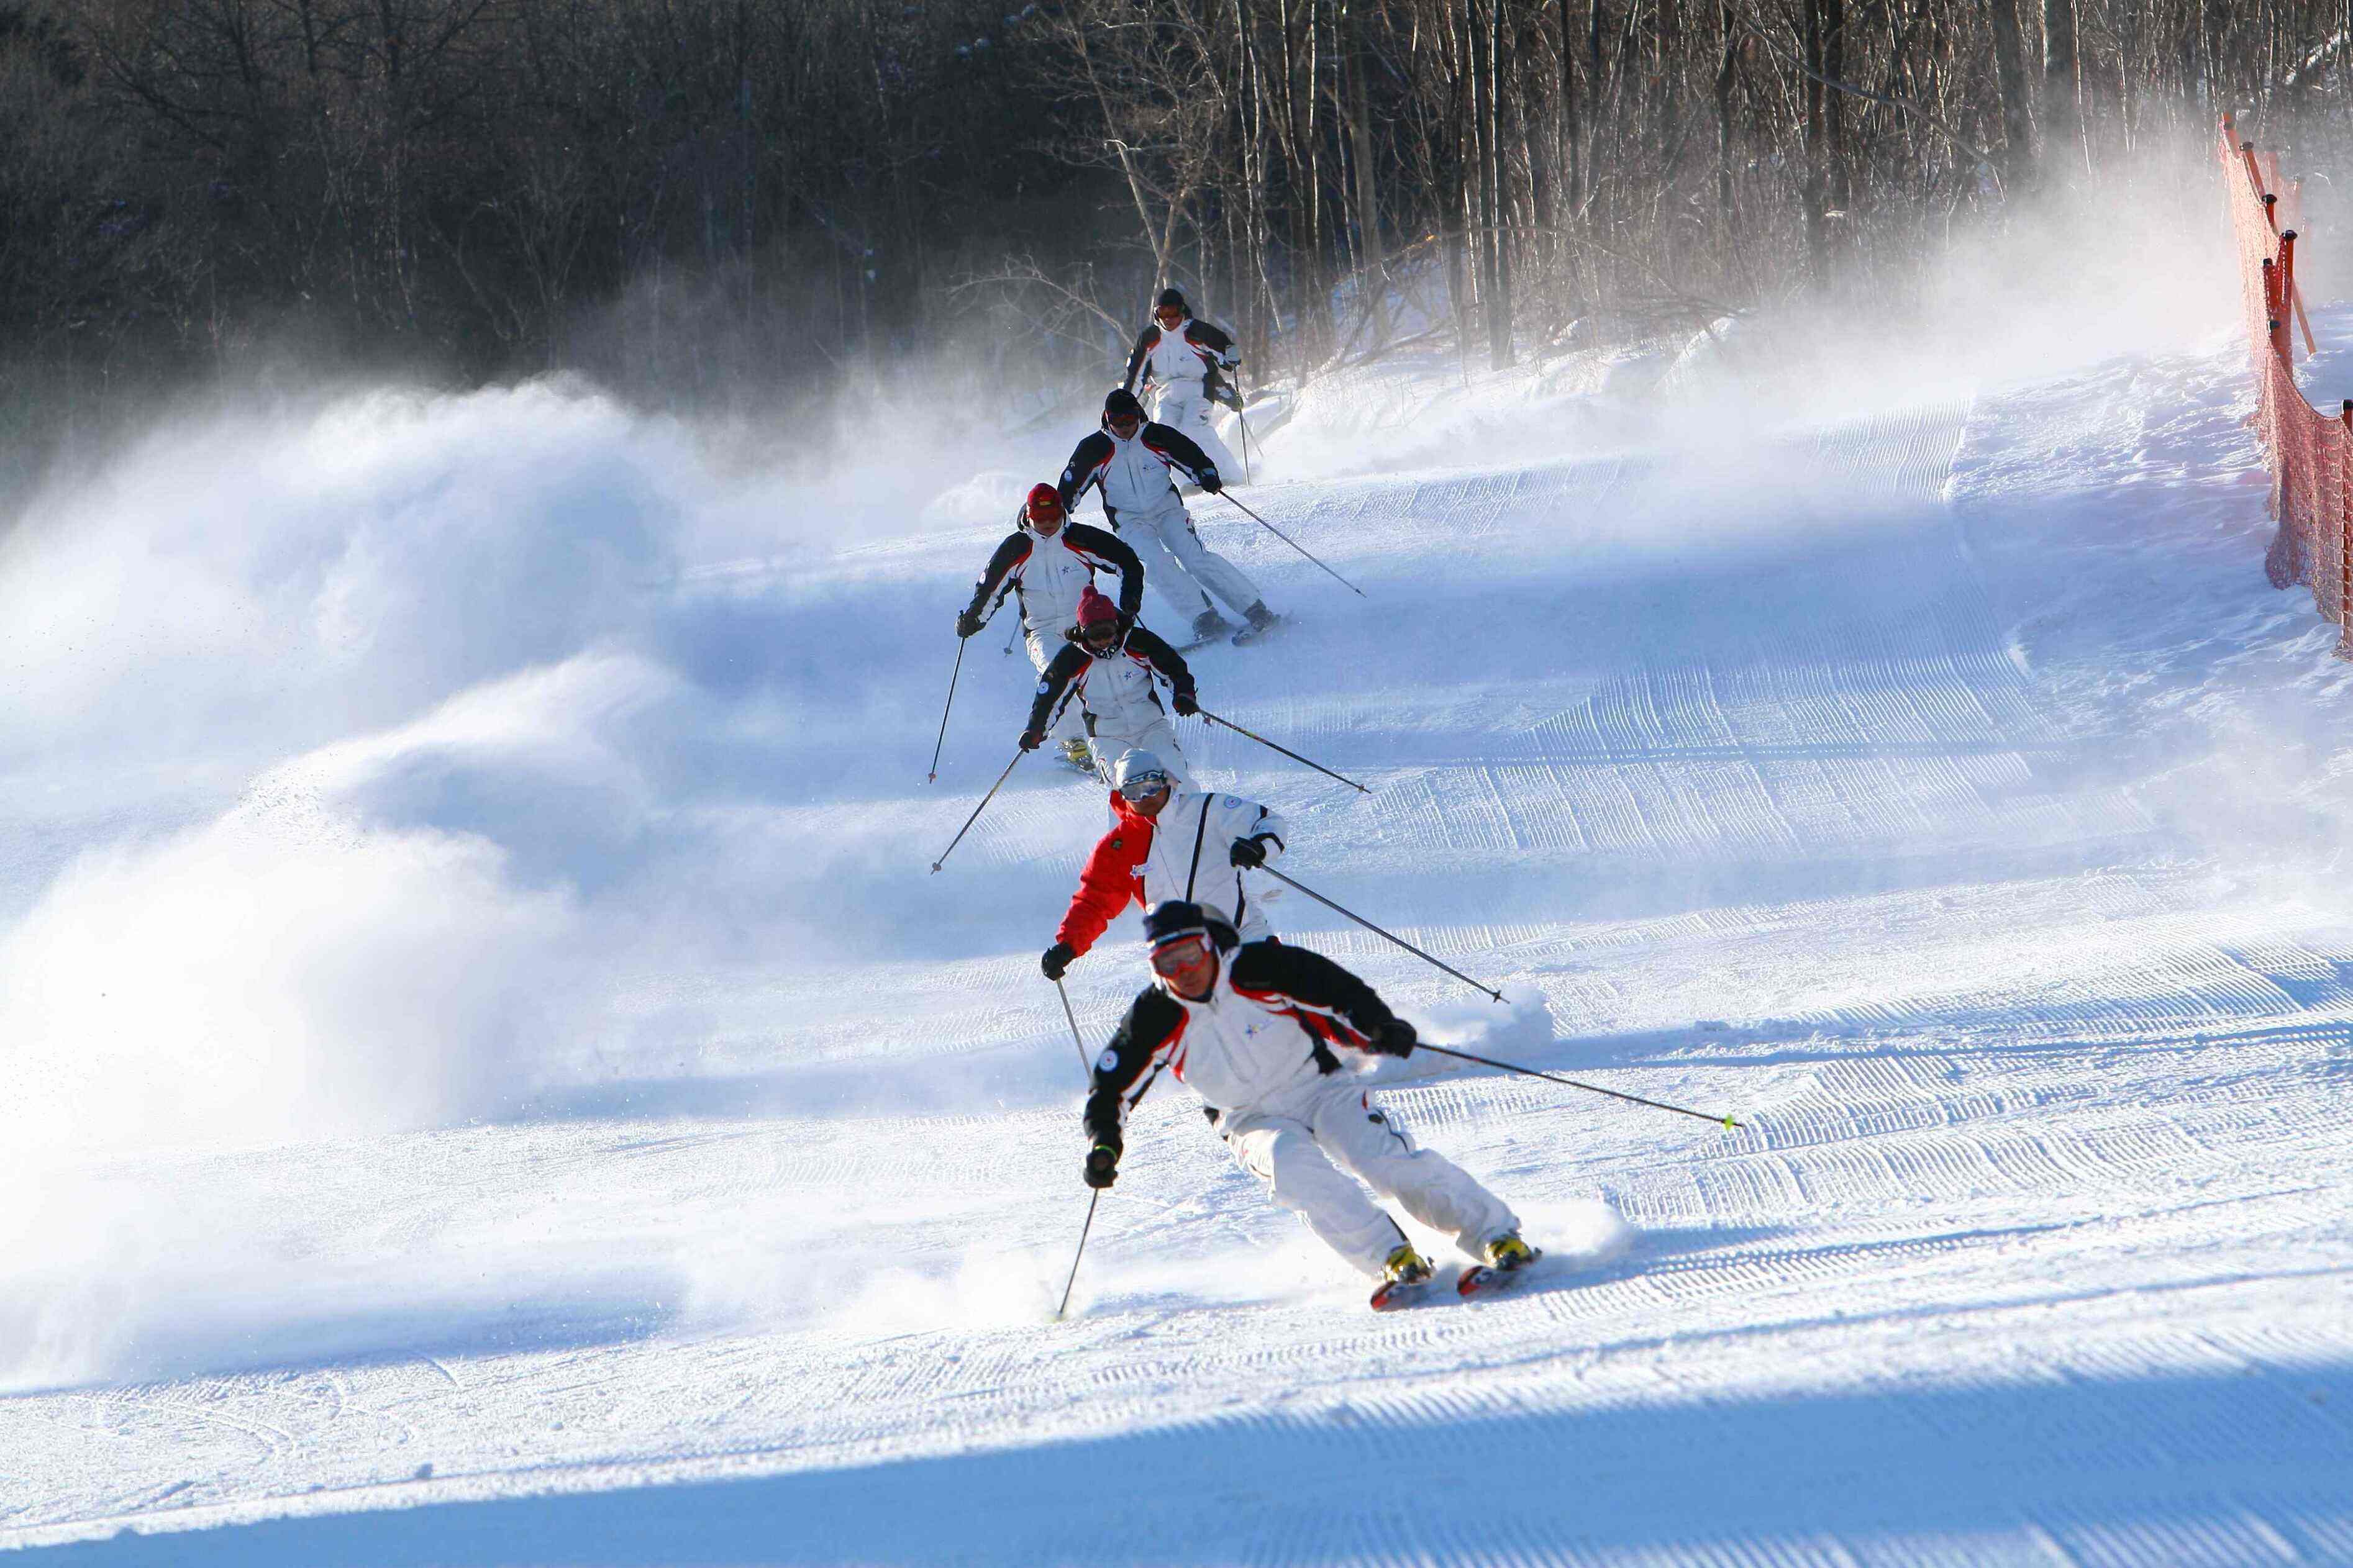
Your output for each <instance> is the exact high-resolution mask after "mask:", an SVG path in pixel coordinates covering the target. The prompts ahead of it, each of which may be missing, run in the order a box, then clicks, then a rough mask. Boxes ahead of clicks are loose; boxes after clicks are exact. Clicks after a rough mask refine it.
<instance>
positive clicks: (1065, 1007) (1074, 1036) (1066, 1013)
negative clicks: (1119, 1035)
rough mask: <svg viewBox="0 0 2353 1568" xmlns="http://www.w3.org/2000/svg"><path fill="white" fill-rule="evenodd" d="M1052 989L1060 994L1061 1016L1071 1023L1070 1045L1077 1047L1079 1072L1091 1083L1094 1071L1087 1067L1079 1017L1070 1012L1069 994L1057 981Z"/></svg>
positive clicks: (1084, 1038)
mask: <svg viewBox="0 0 2353 1568" xmlns="http://www.w3.org/2000/svg"><path fill="white" fill-rule="evenodd" d="M1054 989H1055V990H1056V991H1059V992H1060V993H1061V996H1062V1016H1063V1017H1065V1018H1068V1019H1069V1020H1070V1021H1071V1044H1072V1045H1074V1046H1076V1047H1079V1070H1080V1071H1081V1072H1082V1073H1085V1074H1086V1075H1087V1081H1088V1082H1089V1083H1092V1082H1093V1081H1094V1069H1093V1068H1090V1067H1088V1066H1087V1042H1086V1037H1085V1036H1083V1035H1082V1034H1080V1033H1079V1016H1078V1015H1077V1014H1076V1013H1073V1012H1071V993H1070V991H1069V990H1068V989H1067V988H1066V987H1065V986H1064V985H1063V984H1062V983H1061V982H1060V981H1059V980H1057V981H1055V982H1054Z"/></svg>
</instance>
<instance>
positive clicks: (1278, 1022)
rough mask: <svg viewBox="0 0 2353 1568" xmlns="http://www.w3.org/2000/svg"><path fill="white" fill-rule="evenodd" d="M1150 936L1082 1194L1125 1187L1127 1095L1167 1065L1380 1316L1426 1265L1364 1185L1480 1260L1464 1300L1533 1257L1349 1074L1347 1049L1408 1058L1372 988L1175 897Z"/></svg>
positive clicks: (1469, 1184)
mask: <svg viewBox="0 0 2353 1568" xmlns="http://www.w3.org/2000/svg"><path fill="white" fill-rule="evenodd" d="M1144 931H1145V938H1146V939H1147V940H1148V941H1149V942H1151V944H1152V973H1153V983H1152V984H1150V985H1149V986H1146V987H1145V990H1144V991H1143V992H1142V993H1141V994H1138V995H1137V997H1136V998H1135V1001H1134V1005H1131V1006H1130V1007H1129V1008H1128V1010H1127V1016H1126V1017H1125V1018H1124V1019H1123V1020H1122V1021H1121V1023H1120V1026H1119V1028H1118V1031H1117V1032H1116V1033H1114V1034H1113V1036H1112V1037H1111V1044H1110V1045H1108V1046H1106V1047H1104V1048H1103V1055H1102V1056H1101V1057H1100V1058H1097V1059H1096V1062H1095V1066H1094V1074H1093V1087H1092V1091H1091V1092H1090V1093H1089V1094H1088V1096H1087V1108H1086V1114H1085V1122H1086V1131H1087V1138H1088V1141H1089V1148H1088V1151H1087V1159H1086V1170H1085V1174H1086V1182H1087V1185H1089V1186H1091V1187H1093V1188H1095V1189H1097V1190H1098V1191H1100V1190H1102V1189H1103V1188H1105V1187H1108V1186H1110V1185H1111V1184H1113V1182H1115V1181H1117V1180H1118V1179H1119V1159H1120V1154H1121V1153H1122V1152H1123V1149H1124V1144H1123V1142H1122V1134H1123V1130H1124V1127H1125V1125H1126V1120H1127V1108H1128V1106H1129V1104H1130V1103H1131V1101H1130V1099H1129V1097H1128V1091H1129V1089H1132V1088H1134V1084H1135V1082H1136V1080H1137V1079H1140V1078H1142V1077H1143V1076H1144V1074H1145V1070H1146V1069H1147V1068H1154V1067H1155V1066H1160V1065H1165V1066H1166V1068H1168V1069H1169V1070H1170V1071H1171V1072H1174V1073H1175V1074H1176V1078H1177V1080H1178V1081H1179V1082H1181V1083H1183V1084H1184V1085H1185V1086H1186V1087H1187V1088H1188V1089H1192V1090H1193V1092H1194V1093H1196V1094H1198V1095H1199V1096H1200V1097H1201V1099H1202V1100H1204V1101H1206V1102H1207V1104H1208V1117H1209V1122H1210V1125H1212V1126H1213V1127H1215V1128H1216V1129H1217V1130H1218V1132H1219V1136H1221V1137H1223V1138H1224V1139H1225V1141H1226V1147H1227V1148H1229V1149H1230V1150H1231V1151H1232V1152H1233V1156H1234V1158H1235V1159H1236V1160H1237V1161H1238V1162H1240V1164H1241V1166H1242V1168H1243V1169H1244V1170H1246V1171H1248V1172H1250V1174H1252V1175H1254V1176H1256V1177H1257V1178H1258V1179H1259V1180H1260V1181H1261V1182H1263V1183H1265V1184H1266V1188H1267V1191H1268V1193H1269V1194H1271V1196H1272V1197H1273V1198H1274V1201H1275V1202H1276V1203H1278V1204H1281V1205H1282V1206H1283V1207H1285V1208H1287V1209H1290V1210H1291V1211H1292V1212H1293V1213H1294V1214H1296V1215H1299V1217H1300V1218H1302V1219H1303V1220H1305V1221H1306V1222H1307V1226H1308V1228H1309V1229H1311V1230H1313V1231H1314V1233H1315V1234H1316V1235H1317V1236H1318V1237H1321V1238H1322V1239H1323V1241H1324V1245H1325V1246H1327V1247H1331V1248H1332V1250H1333V1251H1335V1252H1336V1253H1338V1254H1339V1255H1340V1256H1341V1257H1342V1258H1346V1259H1347V1260H1348V1261H1349V1262H1350V1263H1352V1264H1354V1265H1356V1268H1358V1269H1360V1270H1361V1271H1363V1272H1364V1273H1365V1274H1366V1276H1368V1277H1369V1278H1371V1279H1376V1280H1377V1281H1378V1282H1379V1283H1378V1284H1377V1286H1376V1287H1375V1288H1374V1290H1373V1294H1372V1305H1373V1308H1374V1310H1387V1309H1388V1308H1391V1307H1400V1306H1404V1305H1406V1304H1407V1303H1408V1302H1409V1301H1411V1300H1413V1299H1414V1298H1415V1297H1416V1296H1418V1295H1419V1294H1420V1293H1421V1292H1422V1291H1423V1290H1424V1289H1426V1288H1427V1287H1428V1285H1429V1284H1430V1279H1431V1277H1432V1274H1433V1270H1432V1268H1431V1267H1430V1262H1429V1260H1428V1259H1427V1258H1423V1257H1422V1256H1421V1254H1420V1253H1419V1252H1418V1251H1417V1250H1415V1248H1414V1245H1413V1243H1411V1242H1410V1241H1408V1240H1407V1239H1406V1236H1405V1232H1404V1231H1403V1230H1401V1229H1399V1228H1398V1223H1397V1221H1396V1220H1395V1219H1393V1218H1391V1217H1390V1216H1389V1215H1388V1211H1387V1210H1385V1209H1383V1208H1382V1207H1381V1206H1380V1205H1378V1204H1376V1203H1374V1202H1373V1201H1372V1199H1371V1198H1369V1197H1367V1196H1366V1194H1365V1191H1364V1188H1363V1187H1360V1186H1358V1185H1357V1181H1359V1180H1361V1181H1362V1182H1364V1183H1365V1184H1367V1185H1369V1186H1371V1187H1372V1188H1373V1190H1374V1191H1375V1192H1377V1193H1379V1194H1382V1195H1383V1196H1385V1197H1389V1198H1394V1199H1395V1200H1396V1201H1397V1203H1398V1205H1399V1206H1400V1207H1402V1208H1403V1209H1404V1210H1405V1212H1406V1213H1407V1214H1409V1215H1412V1216H1413V1218H1414V1219H1415V1220H1416V1221H1417V1222H1419V1223H1420V1224H1421V1225H1424V1226H1429V1227H1430V1229H1432V1230H1435V1231H1439V1232H1441V1233H1443V1234H1445V1235H1449V1236H1451V1237H1453V1238H1454V1241H1455V1244H1456V1245H1457V1246H1459V1247H1461V1248H1462V1250H1463V1251H1464V1252H1466V1253H1468V1254H1470V1255H1471V1256H1472V1258H1478V1259H1480V1260H1481V1267H1478V1268H1472V1269H1469V1270H1466V1271H1465V1272H1464V1273H1463V1274H1462V1276H1461V1279H1459V1281H1458V1283H1457V1286H1456V1289H1459V1290H1461V1292H1462V1293H1463V1294H1465V1295H1469V1294H1472V1292H1473V1291H1475V1290H1476V1289H1479V1288H1480V1287H1481V1286H1482V1285H1483V1284H1486V1283H1488V1282H1490V1281H1491V1279H1493V1276H1496V1275H1509V1274H1512V1273H1514V1272H1516V1271H1517V1270H1519V1269H1521V1268H1526V1267H1527V1266H1528V1265H1529V1264H1531V1263H1533V1262H1535V1260H1536V1258H1538V1257H1539V1256H1541V1254H1539V1253H1538V1252H1537V1251H1536V1249H1535V1248H1534V1247H1530V1246H1529V1245H1528V1244H1527V1243H1526V1242H1525V1241H1524V1240H1522V1239H1521V1237H1520V1222H1519V1220H1518V1219H1517V1218H1516V1217H1515V1216H1514V1215H1513V1213H1512V1211H1511V1209H1510V1208H1509V1207H1507V1206H1506V1205H1504V1200H1503V1199H1501V1198H1499V1197H1497V1196H1496V1195H1495V1194H1493V1193H1491V1192H1489V1191H1488V1190H1487V1189H1486V1188H1485V1187H1483V1186H1482V1185H1480V1184H1479V1183H1478V1182H1477V1181H1476V1180H1475V1179H1474V1178H1472V1176H1471V1175H1470V1173H1467V1172H1465V1171H1464V1170H1463V1169H1462V1168H1461V1166H1459V1165H1456V1164H1455V1163H1453V1162H1451V1161H1450V1160H1448V1159H1446V1158H1445V1157H1444V1156H1443V1155H1440V1154H1438V1153H1436V1152H1432V1151H1430V1150H1428V1149H1417V1148H1415V1147H1414V1146H1413V1143H1412V1142H1411V1141H1410V1140H1409V1139H1408V1138H1407V1137H1406V1135H1405V1134H1404V1133H1403V1132H1402V1131H1399V1130H1398V1127H1397V1125H1396V1124H1395V1123H1394V1122H1392V1121H1390V1120H1389V1119H1388V1114H1387V1113H1386V1112H1385V1111H1380V1110H1374V1109H1373V1107H1372V1103H1371V1101H1370V1100H1369V1099H1368V1098H1367V1097H1366V1092H1365V1090H1364V1088H1363V1086H1362V1084H1361V1082H1360V1081H1359V1080H1358V1079H1357V1077H1356V1074H1355V1073H1353V1072H1351V1071H1350V1070H1348V1069H1347V1068H1345V1067H1343V1066H1342V1053H1346V1054H1348V1055H1350V1056H1358V1055H1359V1054H1360V1053H1372V1054H1377V1055H1381V1056H1392V1057H1405V1056H1409V1055H1411V1054H1412V1051H1413V1047H1414V1043H1415V1035H1414V1028H1413V1026H1412V1025H1411V1024H1409V1023H1407V1022H1406V1021H1405V1020H1404V1019H1402V1018H1399V1017H1398V1016H1397V1015H1395V1014H1394V1013H1392V1012H1390V1011H1389V1009H1388V1004H1386V1003H1384V1002H1383V1001H1382V1000H1381V999H1380V997H1379V996H1378V995H1377V994H1375V992H1374V990H1373V988H1372V987H1371V986H1369V985H1367V984H1365V983H1364V981H1362V980H1361V979H1359V978H1357V977H1356V975H1354V974H1351V973H1349V972H1348V971H1346V970H1345V969H1343V968H1341V967H1340V966H1339V965H1338V964H1336V963H1333V962H1332V961H1331V960H1330V959H1328V958H1325V957H1324V956H1323V955H1322V954H1321V953H1317V952H1310V951H1309V950H1307V949H1306V948H1303V947H1295V946H1293V945H1291V944H1290V943H1287V942H1248V943H1242V942H1237V941H1236V940H1235V932H1234V931H1232V930H1231V929H1230V928H1228V927H1226V926H1224V925H1223V923H1222V922H1220V921H1216V920H1214V919H1212V918H1211V917H1210V915H1209V913H1208V911H1207V910H1204V909H1202V907H1201V906H1200V905H1198V904H1195V903H1187V902H1185V901H1183V900H1170V901H1169V902H1166V903H1164V904H1161V905H1159V906H1157V907H1156V908H1155V909H1154V910H1152V912H1151V913H1150V914H1148V915H1146V916H1145V921H1144ZM1136 1098H1139V1099H1140V1098H1141V1094H1140V1093H1139V1094H1138V1096H1137V1097H1136Z"/></svg>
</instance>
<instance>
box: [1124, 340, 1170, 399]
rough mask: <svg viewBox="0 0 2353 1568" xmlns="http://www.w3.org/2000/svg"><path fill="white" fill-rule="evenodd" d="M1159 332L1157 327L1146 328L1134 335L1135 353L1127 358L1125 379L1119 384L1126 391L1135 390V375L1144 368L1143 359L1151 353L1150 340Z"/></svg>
mask: <svg viewBox="0 0 2353 1568" xmlns="http://www.w3.org/2000/svg"><path fill="white" fill-rule="evenodd" d="M1159 331H1160V329H1159V328H1158V327H1146V328H1145V329H1144V331H1140V332H1138V333H1136V334H1135V352H1134V353H1132V354H1129V355H1128V356H1127V379H1126V380H1125V381H1123V382H1121V383H1120V385H1122V386H1124V387H1125V388H1127V390H1128V391H1130V392H1134V390H1135V375H1136V373H1137V372H1138V371H1140V370H1142V369H1143V368H1144V357H1145V355H1146V354H1148V353H1151V352H1152V340H1153V339H1154V337H1155V336H1156V335H1158V333H1159Z"/></svg>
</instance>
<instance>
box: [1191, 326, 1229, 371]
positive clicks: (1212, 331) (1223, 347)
mask: <svg viewBox="0 0 2353 1568" xmlns="http://www.w3.org/2000/svg"><path fill="white" fill-rule="evenodd" d="M1185 335H1186V336H1187V337H1188V338H1190V339H1191V340H1192V341H1193V342H1197V343H1198V344H1200V345H1201V347H1203V348H1205V349H1208V351H1209V352H1210V353H1214V354H1216V355H1217V356H1218V361H1219V363H1220V364H1225V363H1231V362H1233V361H1234V340H1233V339H1232V338H1230V337H1229V336H1228V335H1227V333H1226V330H1225V329H1224V328H1223V327H1219V326H1213V325H1211V324H1210V323H1209V322H1208V321H1202V320H1201V319H1200V318H1198V316H1197V317H1195V318H1194V320H1193V324H1192V326H1191V327H1190V328H1188V329H1187V331H1186V333H1185Z"/></svg>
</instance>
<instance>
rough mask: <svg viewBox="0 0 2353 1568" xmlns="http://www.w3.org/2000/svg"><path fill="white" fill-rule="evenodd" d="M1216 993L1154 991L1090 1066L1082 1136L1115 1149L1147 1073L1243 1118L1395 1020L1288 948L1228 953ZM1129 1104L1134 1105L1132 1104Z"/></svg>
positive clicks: (1330, 970)
mask: <svg viewBox="0 0 2353 1568" xmlns="http://www.w3.org/2000/svg"><path fill="white" fill-rule="evenodd" d="M1219 947H1220V948H1221V949H1224V952H1223V953H1222V958H1223V962H1222V963H1219V965H1218V983H1217V984H1215V985H1213V986H1211V987H1210V988H1209V994H1208V995H1207V996H1206V997H1204V998H1202V999H1201V1000H1200V1001H1198V1002H1188V1001H1187V1000H1185V999H1184V998H1183V997H1181V996H1178V995H1176V994H1174V993H1173V992H1171V991H1169V990H1168V989H1167V988H1166V986H1164V985H1163V984H1160V983H1159V982H1157V981H1155V982H1154V983H1153V984H1151V985H1149V986H1147V987H1145V989H1144V991H1142V992H1141V993H1140V994H1138V995H1137V996H1136V998H1135V1001H1134V1003H1133V1004H1132V1005H1130V1006H1129V1007H1128V1009H1127V1016H1126V1017H1124V1018H1123V1019H1122V1020H1120V1026H1119V1028H1118V1029H1117V1031H1116V1032H1114V1033H1113V1036H1112V1037H1111V1044H1109V1045H1108V1046H1105V1047H1103V1055H1101V1056H1100V1057H1098V1058H1095V1065H1094V1074H1093V1079H1092V1089H1091V1090H1090V1092H1089V1093H1088V1095H1087V1109H1086V1128H1087V1136H1088V1137H1089V1138H1091V1139H1092V1140H1093V1142H1097V1143H1108V1144H1110V1145H1111V1146H1112V1147H1113V1148H1114V1149H1116V1148H1119V1147H1121V1142H1120V1131H1121V1129H1122V1128H1124V1126H1125V1125H1126V1123H1127V1108H1128V1105H1129V1103H1130V1094H1129V1091H1130V1090H1131V1089H1134V1087H1135V1084H1136V1081H1137V1080H1138V1079H1142V1078H1143V1077H1144V1075H1145V1073H1146V1072H1148V1071H1150V1070H1152V1069H1153V1068H1155V1067H1158V1066H1165V1067H1166V1068H1168V1070H1169V1071H1171V1072H1173V1073H1175V1074H1176V1078H1177V1081H1179V1082H1180V1083H1182V1084H1184V1085H1185V1086H1186V1087H1187V1089H1191V1090H1192V1091H1193V1092H1194V1093H1196V1094H1198V1095H1199V1096H1200V1097H1201V1098H1202V1100H1205V1101H1207V1102H1208V1105H1209V1106H1210V1108H1211V1109H1212V1110H1218V1111H1220V1112H1231V1111H1239V1110H1250V1109H1251V1108H1252V1107H1254V1106H1257V1105H1260V1104H1261V1103H1264V1102H1265V1101H1268V1100H1275V1099H1278V1098H1280V1097H1281V1096H1282V1095H1283V1094H1285V1093H1286V1092H1287V1091H1289V1090H1291V1089H1294V1088H1296V1087H1297V1086H1298V1085H1300V1084H1301V1083H1302V1082H1304V1081H1307V1080H1311V1079H1315V1078H1317V1077H1319V1076H1321V1075H1323V1074H1324V1073H1332V1072H1337V1071H1339V1070H1340V1058H1339V1057H1338V1056H1337V1055H1336V1054H1335V1052H1337V1051H1340V1050H1356V1051H1362V1050H1366V1049H1369V1047H1368V1045H1367V1042H1368V1041H1369V1040H1371V1038H1372V1037H1374V1036H1375V1035H1376V1034H1377V1033H1378V1031H1379V1030H1380V1027H1381V1026H1382V1025H1384V1024H1387V1023H1388V1022H1389V1021H1390V1020H1391V1019H1392V1018H1394V1017H1395V1016H1396V1015H1395V1014H1394V1013H1391V1012H1390V1011H1389V1008H1388V1004H1387V1003H1386V1002H1383V1001H1382V1000H1381V999H1380V997H1379V996H1378V995H1377V994H1376V993H1375V992H1374V990H1373V988H1372V987H1371V986H1369V985H1367V984H1365V983H1364V982H1363V981H1362V980H1359V979H1358V978H1357V977H1356V975H1354V974H1351V973H1348V971H1346V970H1345V969H1343V968H1341V967H1340V966H1339V965H1338V964H1336V963H1333V962H1332V961H1331V960H1330V959H1328V958H1326V957H1324V955H1323V954H1322V953H1320V952H1310V951H1308V950H1307V949H1306V948H1303V947H1293V946H1292V945H1291V944H1290V943H1288V942H1243V943H1240V944H1239V945H1234V946H1228V944H1227V941H1226V939H1225V937H1224V936H1222V935H1221V936H1220V939H1219ZM1136 1098H1141V1097H1140V1096H1137V1097H1136Z"/></svg>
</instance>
